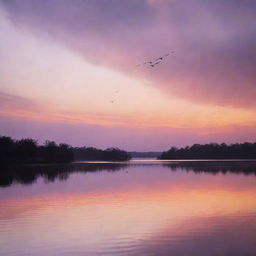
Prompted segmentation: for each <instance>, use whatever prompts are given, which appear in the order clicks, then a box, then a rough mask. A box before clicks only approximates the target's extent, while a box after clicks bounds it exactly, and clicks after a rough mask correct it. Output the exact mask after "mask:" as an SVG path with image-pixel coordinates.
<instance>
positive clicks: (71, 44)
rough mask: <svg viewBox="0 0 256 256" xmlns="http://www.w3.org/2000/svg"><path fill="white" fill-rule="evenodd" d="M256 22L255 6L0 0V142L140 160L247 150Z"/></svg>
mask: <svg viewBox="0 0 256 256" xmlns="http://www.w3.org/2000/svg"><path fill="white" fill-rule="evenodd" d="M255 12H256V2H255V1H254V0H243V1H242V0H231V1H226V0H215V1H212V0H189V1H184V0H129V1H128V0H123V1H120V0H73V1H69V0H0V35H1V40H0V58H1V61H0V134H1V135H7V136H12V137H14V138H17V139H20V138H25V137H32V138H34V139H36V140H38V142H39V143H43V142H44V141H45V140H46V139H47V140H55V141H57V142H65V143H69V144H71V145H73V146H84V145H85V146H94V147H99V148H107V147H119V148H122V149H125V150H139V151H144V150H145V151H150V150H152V151H161V150H166V149H169V148H170V147H171V146H178V147H181V146H186V145H191V144H194V143H209V142H218V143H221V142H226V143H236V142H245V141H248V142H255V137H256V101H255V98H256V75H255V67H256V23H255ZM171 51H174V53H171V54H170V55H169V56H168V57H166V58H165V59H164V60H163V61H162V62H161V63H160V64H159V65H156V66H155V67H153V68H152V67H150V66H149V65H141V66H138V64H141V63H144V62H145V61H150V60H155V59H156V58H158V57H160V56H163V55H164V54H166V53H170V52H171Z"/></svg>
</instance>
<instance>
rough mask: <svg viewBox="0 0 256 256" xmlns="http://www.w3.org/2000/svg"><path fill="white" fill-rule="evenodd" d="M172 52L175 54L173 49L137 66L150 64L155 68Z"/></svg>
mask: <svg viewBox="0 0 256 256" xmlns="http://www.w3.org/2000/svg"><path fill="white" fill-rule="evenodd" d="M171 54H174V51H171V52H169V53H166V54H164V55H163V56H160V57H158V58H156V59H154V60H151V61H145V62H144V63H141V64H138V65H136V67H142V66H149V67H151V68H154V67H155V66H156V65H159V64H160V63H162V62H163V61H164V59H165V58H167V57H169V56H170V55H171ZM118 92H119V91H118V90H117V91H115V93H118ZM110 102H111V103H114V102H115V101H114V100H111V101H110Z"/></svg>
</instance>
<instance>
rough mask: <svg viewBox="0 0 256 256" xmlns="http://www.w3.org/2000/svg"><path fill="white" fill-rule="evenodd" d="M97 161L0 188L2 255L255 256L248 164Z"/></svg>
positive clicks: (254, 185) (255, 204)
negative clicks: (95, 163)
mask: <svg viewBox="0 0 256 256" xmlns="http://www.w3.org/2000/svg"><path fill="white" fill-rule="evenodd" d="M208 164H209V163H207V165H208ZM248 164H249V165H248ZM219 165H221V168H220V167H219ZM85 166H86V167H85ZM96 166H98V165H94V164H92V165H91V164H86V165H84V164H75V165H70V166H68V168H71V169H68V170H71V172H67V171H66V173H68V175H69V178H68V179H67V180H65V182H63V180H61V179H59V176H58V175H60V174H63V173H65V171H64V169H65V167H64V166H63V168H64V169H62V167H60V166H59V168H58V170H59V171H56V173H57V174H58V175H57V176H56V177H58V178H55V180H54V182H45V181H46V180H45V179H46V178H45V176H44V175H45V172H44V171H45V170H46V169H45V168H46V166H41V167H40V168H42V169H40V168H39V169H36V170H37V173H38V176H37V178H36V179H35V180H34V183H33V184H31V185H30V186H24V185H23V184H18V183H16V182H17V180H16V181H15V183H13V185H12V186H8V187H2V188H0V237H1V239H0V255H1V256H2V255H5V256H10V255H20V256H25V255H26V256H27V255H38V256H43V255H49V256H60V255H61V256H62V255H66V256H71V255H72V256H73V255H74V256H91V255H92V256H94V255H107V256H108V255H109V256H110V255H111V256H122V255H127V256H131V255H142V256H144V255H145V256H146V255H152V256H169V255H173V256H183V255H198V256H213V255H218V256H222V255H223V256H226V255H232V256H233V255H234V256H240V255H243V256H253V255H256V200H255V194H256V177H255V172H254V171H252V170H253V168H254V167H253V163H243V166H244V168H245V170H247V168H249V170H251V171H249V172H248V170H247V171H245V172H244V173H246V174H248V173H250V174H252V175H237V173H239V174H242V173H243V171H242V170H243V168H242V167H241V166H242V164H240V163H238V164H237V165H236V164H234V163H230V165H229V166H228V164H227V163H224V164H222V163H210V164H209V165H208V166H206V165H205V163H204V164H202V163H197V165H194V164H192V166H193V167H194V168H193V167H191V168H190V167H189V165H188V163H172V164H170V163H169V164H167V165H166V164H164V165H162V164H158V163H150V164H145V163H144V164H139V163H131V164H129V165H126V164H124V165H119V164H107V165H106V166H105V165H103V166H104V167H103V166H102V168H99V169H98V167H97V168H96ZM190 166H191V165H190ZM245 166H247V167H245ZM48 167H49V166H48ZM48 167H47V168H48ZM66 167H67V166H66ZM211 167H212V168H213V169H212V168H211ZM30 168H32V169H33V168H37V167H30ZM49 168H50V169H51V170H52V168H53V170H52V171H50V169H47V170H48V171H49V172H51V173H52V172H54V168H55V170H56V166H55V167H54V166H51V167H49ZM105 168H106V169H105ZM207 168H208V170H209V172H207ZM216 168H217V169H216ZM241 168H242V169H241ZM32 169H31V172H32ZM33 170H35V169H33ZM39 170H41V171H39ZM42 170H44V171H42ZM96 170H99V171H96ZM186 170H188V171H186ZM193 170H194V171H196V172H194V171H193ZM202 170H204V171H205V172H201V171H202ZM216 170H217V171H216ZM254 170H255V169H254ZM198 171H199V172H198ZM85 173H86V174H85ZM213 174H214V175H213ZM46 177H47V176H46ZM50 180H51V179H50Z"/></svg>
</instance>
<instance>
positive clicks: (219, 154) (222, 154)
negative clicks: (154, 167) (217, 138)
mask: <svg viewBox="0 0 256 256" xmlns="http://www.w3.org/2000/svg"><path fill="white" fill-rule="evenodd" d="M158 159H256V143H248V142H246V143H242V144H239V143H236V144H230V145H227V144H225V143H222V144H217V143H210V144H205V145H200V144H194V145H193V146H191V147H188V146H187V147H185V148H175V147H172V148H171V149H169V150H168V151H166V152H163V153H162V154H161V155H160V156H159V158H158Z"/></svg>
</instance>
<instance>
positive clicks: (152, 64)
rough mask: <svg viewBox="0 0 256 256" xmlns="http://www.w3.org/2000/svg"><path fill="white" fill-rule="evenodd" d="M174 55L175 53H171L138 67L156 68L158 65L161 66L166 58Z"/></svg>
mask: <svg viewBox="0 0 256 256" xmlns="http://www.w3.org/2000/svg"><path fill="white" fill-rule="evenodd" d="M172 53H174V51H171V52H169V53H166V54H164V55H163V56H161V57H158V58H156V59H155V60H154V61H145V62H144V63H143V64H138V65H136V66H137V67H139V66H145V65H149V66H150V67H152V68H153V67H155V66H156V65H158V64H160V63H161V62H162V61H163V60H164V59H165V58H167V57H168V56H169V55H170V54H172Z"/></svg>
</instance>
